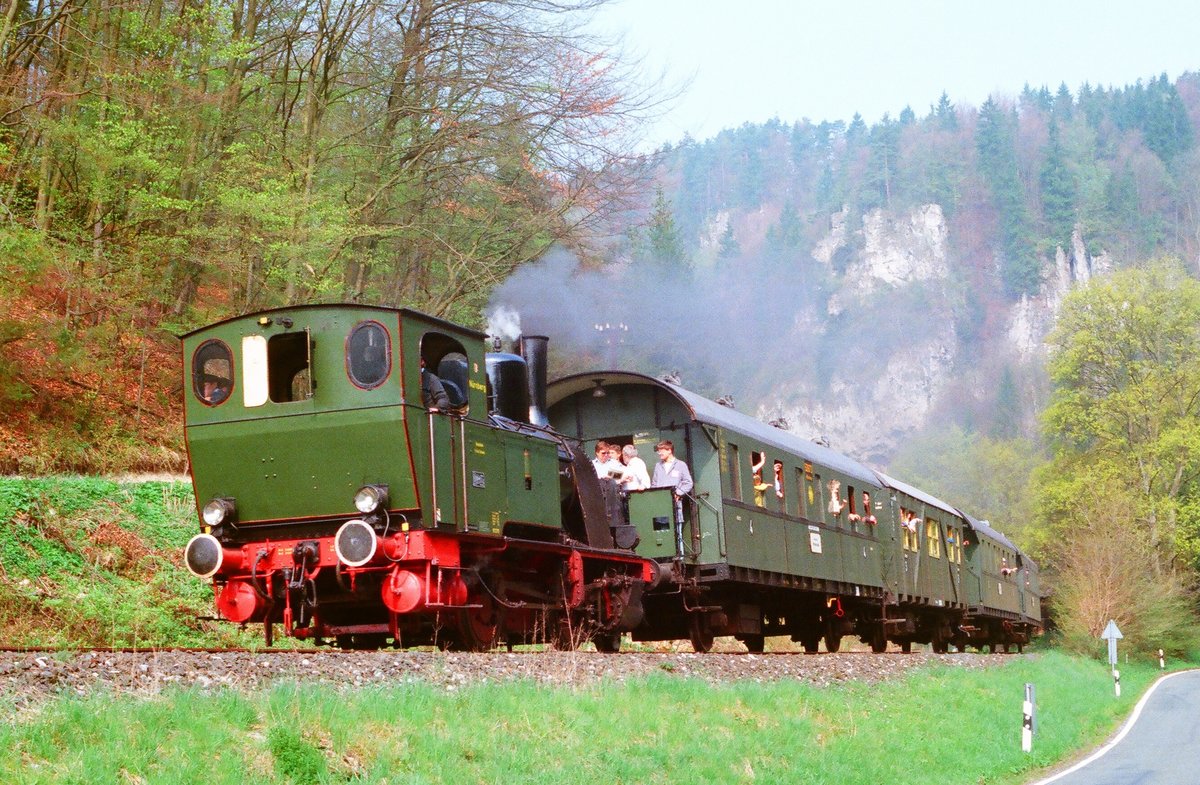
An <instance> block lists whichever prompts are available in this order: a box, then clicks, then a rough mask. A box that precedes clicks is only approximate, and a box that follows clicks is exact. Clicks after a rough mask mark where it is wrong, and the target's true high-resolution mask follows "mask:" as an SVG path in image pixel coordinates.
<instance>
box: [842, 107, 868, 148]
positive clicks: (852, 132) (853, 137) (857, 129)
mask: <svg viewBox="0 0 1200 785" xmlns="http://www.w3.org/2000/svg"><path fill="white" fill-rule="evenodd" d="M866 136H867V123H866V121H865V120H863V118H862V115H861V114H859V113H858V112H855V113H854V117H852V118H850V126H849V127H848V128H846V143H847V144H852V145H853V144H858V143H860V142H862V141H863V139H865V138H866Z"/></svg>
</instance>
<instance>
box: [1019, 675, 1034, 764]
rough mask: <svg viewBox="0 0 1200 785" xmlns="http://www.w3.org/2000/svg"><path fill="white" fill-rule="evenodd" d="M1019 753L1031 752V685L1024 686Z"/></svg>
mask: <svg viewBox="0 0 1200 785" xmlns="http://www.w3.org/2000/svg"><path fill="white" fill-rule="evenodd" d="M1021 712H1022V713H1023V715H1024V717H1023V718H1022V720H1021V751H1022V752H1032V751H1033V685H1032V684H1026V685H1025V702H1024V703H1022V704H1021Z"/></svg>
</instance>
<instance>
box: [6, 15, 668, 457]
mask: <svg viewBox="0 0 1200 785" xmlns="http://www.w3.org/2000/svg"><path fill="white" fill-rule="evenodd" d="M594 5H595V2H594V1H593V0H517V1H516V2H486V1H485V0H396V1H394V2H385V1H382V0H338V1H337V2H331V0H267V1H266V2H262V1H261V0H233V1H232V2H226V1H225V0H216V1H215V2H206V1H205V0H201V2H197V3H193V2H180V3H171V2H162V0H134V1H133V2H120V3H116V2H111V0H38V1H37V2H16V1H15V0H14V2H12V3H10V4H9V5H8V7H7V15H6V16H5V18H4V21H3V24H2V25H0V205H2V206H3V211H2V215H3V219H4V220H3V221H2V222H0V249H2V251H3V256H4V267H3V275H2V277H0V301H2V302H3V303H4V305H3V307H4V313H3V314H2V315H0V411H3V412H4V413H5V415H6V416H5V417H3V418H0V421H3V423H2V424H0V428H2V429H3V430H0V443H3V445H4V446H3V448H0V453H2V455H0V469H3V470H6V471H26V472H38V471H48V470H64V469H66V470H77V471H97V470H117V469H123V468H161V467H162V466H164V465H166V466H169V467H171V468H176V469H178V468H182V460H183V458H182V450H181V447H182V445H181V440H180V436H179V427H178V425H179V420H178V414H177V412H176V409H177V405H176V398H177V394H178V382H177V380H176V378H175V377H176V376H177V370H178V360H177V359H176V356H175V355H176V351H177V344H176V342H175V340H174V335H177V334H179V333H181V332H183V331H185V330H186V329H188V328H190V327H193V326H196V325H198V324H202V323H205V322H206V321H210V320H213V319H216V318H224V317H226V316H228V315H230V314H232V313H238V312H244V311H247V310H252V309H255V308H262V307H269V306H275V305H279V304H284V303H294V302H309V301H331V300H332V301H347V300H349V301H360V302H371V303H397V304H401V303H402V304H404V305H407V306H410V307H416V308H419V309H422V310H425V311H427V312H429V313H432V314H435V315H438V316H444V317H448V318H453V319H457V320H459V321H463V322H466V323H471V324H477V323H478V322H479V321H480V319H481V315H480V311H481V308H482V305H483V303H485V302H486V299H487V296H488V293H489V292H490V290H491V289H492V287H494V286H495V285H496V284H497V283H498V282H500V281H502V280H503V279H504V278H505V277H506V276H507V275H508V274H509V273H510V272H511V271H512V270H514V269H516V268H517V267H518V266H520V265H521V264H523V263H525V262H527V261H529V260H531V259H534V258H537V257H538V256H539V255H541V254H542V253H543V252H544V251H545V250H546V249H547V248H548V247H550V246H551V245H552V244H555V243H559V244H564V245H566V246H569V247H574V248H580V249H586V243H585V241H586V239H587V238H588V237H589V236H590V232H591V227H592V226H593V225H594V224H595V222H596V221H597V220H598V219H599V218H600V217H601V216H603V215H605V214H606V213H607V212H608V210H609V207H608V205H610V204H611V203H613V202H618V201H620V200H621V199H622V197H623V196H624V195H625V194H626V193H627V191H628V187H629V183H630V181H631V177H632V176H633V175H634V174H636V172H637V164H638V160H639V159H638V156H636V155H634V154H633V152H632V150H633V149H634V144H635V143H636V140H637V137H636V135H635V132H636V129H637V128H638V125H639V122H640V120H639V118H641V117H643V116H644V114H645V111H646V110H647V109H648V108H649V107H650V106H651V105H652V102H653V100H655V98H654V97H653V96H651V95H650V94H648V93H647V92H645V91H643V90H641V89H639V88H637V87H636V86H635V85H634V83H633V82H632V81H631V80H629V79H627V74H626V70H625V69H627V68H628V67H629V64H626V63H622V62H621V61H620V60H618V59H616V58H614V57H610V56H608V55H607V54H606V51H607V50H606V48H605V46H604V45H603V42H601V41H599V40H596V39H595V38H593V37H592V36H590V35H589V34H587V33H586V32H585V31H584V29H583V26H582V25H583V23H584V22H586V20H587V18H588V17H587V13H586V12H587V11H588V10H589V8H590V7H592V6H594ZM51 444H52V445H54V447H53V449H49V445H51Z"/></svg>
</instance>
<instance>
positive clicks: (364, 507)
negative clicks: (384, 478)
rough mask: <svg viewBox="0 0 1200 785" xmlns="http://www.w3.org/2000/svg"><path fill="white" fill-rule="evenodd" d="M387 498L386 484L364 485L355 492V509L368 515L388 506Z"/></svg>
mask: <svg viewBox="0 0 1200 785" xmlns="http://www.w3.org/2000/svg"><path fill="white" fill-rule="evenodd" d="M387 500H388V489H387V486H386V485H364V486H363V487H361V488H359V489H358V492H357V493H355V494H354V509H356V510H358V511H359V512H361V513H362V514H363V515H366V514H368V513H372V512H375V511H376V510H378V509H379V508H380V507H384V506H386V505H387Z"/></svg>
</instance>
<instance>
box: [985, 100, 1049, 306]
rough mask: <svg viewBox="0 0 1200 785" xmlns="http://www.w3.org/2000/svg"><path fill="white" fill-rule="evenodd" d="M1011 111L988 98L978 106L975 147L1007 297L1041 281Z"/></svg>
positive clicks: (1031, 290) (1028, 291) (1027, 291)
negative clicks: (996, 223) (996, 229)
mask: <svg viewBox="0 0 1200 785" xmlns="http://www.w3.org/2000/svg"><path fill="white" fill-rule="evenodd" d="M1016 126H1017V118H1016V114H1015V112H1011V111H1010V112H1006V111H1004V110H1003V109H1002V108H1001V107H1000V106H999V105H998V104H997V103H996V102H995V101H994V100H993V99H992V98H990V97H989V98H988V100H987V101H985V102H984V104H983V106H981V107H980V109H979V123H978V125H977V127H976V140H975V143H976V147H977V149H978V151H979V166H980V169H981V170H982V174H983V178H984V180H985V181H986V182H987V184H988V188H989V190H990V191H991V193H992V203H993V205H995V207H996V211H997V213H998V214H999V219H1000V242H1001V250H1002V252H1003V258H1002V260H1001V265H1000V279H1001V282H1002V283H1003V284H1004V290H1005V292H1007V293H1008V295H1009V296H1010V297H1014V298H1016V297H1020V296H1021V295H1025V294H1033V293H1034V292H1036V291H1037V289H1038V287H1039V286H1040V285H1041V269H1040V263H1039V261H1038V258H1037V256H1036V254H1035V253H1034V249H1033V245H1032V243H1031V242H1030V238H1029V217H1028V212H1027V209H1026V207H1025V193H1024V189H1023V188H1022V186H1021V178H1020V171H1019V169H1018V164H1017V149H1016Z"/></svg>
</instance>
